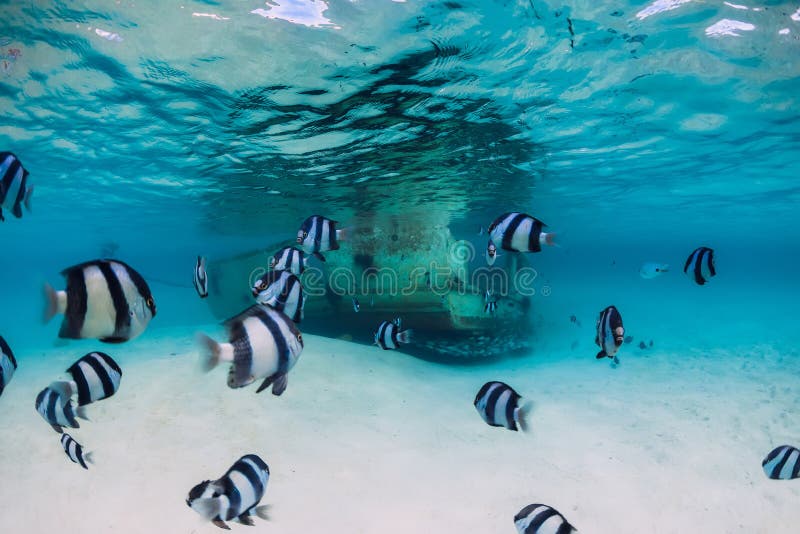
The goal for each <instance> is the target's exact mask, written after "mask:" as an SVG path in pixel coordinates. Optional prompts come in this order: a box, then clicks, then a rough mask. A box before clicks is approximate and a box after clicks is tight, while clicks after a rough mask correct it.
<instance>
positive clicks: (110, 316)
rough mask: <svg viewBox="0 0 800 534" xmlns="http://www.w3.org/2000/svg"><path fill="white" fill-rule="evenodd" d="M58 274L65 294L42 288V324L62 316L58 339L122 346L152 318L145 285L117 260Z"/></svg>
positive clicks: (150, 297) (152, 308) (152, 307)
mask: <svg viewBox="0 0 800 534" xmlns="http://www.w3.org/2000/svg"><path fill="white" fill-rule="evenodd" d="M61 274H62V276H64V277H65V278H66V281H67V289H66V290H65V291H55V290H54V289H53V288H52V287H50V286H49V285H47V284H46V285H45V296H46V298H47V309H46V311H45V322H47V321H49V320H50V319H51V318H52V317H53V316H54V315H55V314H57V313H63V314H64V320H63V322H62V323H61V329H60V330H59V332H58V337H61V338H68V339H87V338H95V339H99V340H100V341H102V342H104V343H122V342H123V341H127V340H129V339H133V338H135V337H136V336H138V335H139V334H141V333H142V332H143V331H144V329H145V328H146V327H147V325H148V324H149V323H150V320H151V319H152V318H153V317H155V315H156V305H155V302H154V301H153V295H152V293H151V292H150V287H148V285H147V282H145V280H144V278H142V276H141V275H140V274H139V273H138V272H136V271H135V270H134V269H133V268H131V267H130V266H128V265H126V264H125V263H122V262H121V261H117V260H94V261H89V262H86V263H81V264H80V265H75V266H74V267H70V268H68V269H65V270H64V271H62V272H61Z"/></svg>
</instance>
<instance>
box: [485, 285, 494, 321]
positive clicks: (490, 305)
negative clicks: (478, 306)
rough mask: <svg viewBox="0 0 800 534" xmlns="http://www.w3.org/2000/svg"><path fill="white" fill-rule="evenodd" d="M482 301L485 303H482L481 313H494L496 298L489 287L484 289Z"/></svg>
mask: <svg viewBox="0 0 800 534" xmlns="http://www.w3.org/2000/svg"><path fill="white" fill-rule="evenodd" d="M484 302H485V304H484V305H483V313H488V314H490V315H494V313H495V312H496V311H497V299H496V298H494V295H493V294H492V291H491V290H490V289H487V290H486V294H485V295H484Z"/></svg>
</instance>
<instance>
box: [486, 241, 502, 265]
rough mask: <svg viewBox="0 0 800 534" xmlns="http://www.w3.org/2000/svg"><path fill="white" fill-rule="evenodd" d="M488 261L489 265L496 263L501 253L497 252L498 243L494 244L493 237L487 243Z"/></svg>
mask: <svg viewBox="0 0 800 534" xmlns="http://www.w3.org/2000/svg"><path fill="white" fill-rule="evenodd" d="M485 256H486V263H488V264H489V265H494V260H496V259H497V257H498V256H500V254H498V253H497V245H495V244H494V241H492V240H491V239H490V240H489V242H488V243H487V244H486V254H485Z"/></svg>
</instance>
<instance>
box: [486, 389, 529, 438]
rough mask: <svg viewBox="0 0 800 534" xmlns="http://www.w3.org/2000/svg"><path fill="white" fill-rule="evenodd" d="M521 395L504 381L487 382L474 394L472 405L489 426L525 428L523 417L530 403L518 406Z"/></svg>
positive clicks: (523, 429)
mask: <svg viewBox="0 0 800 534" xmlns="http://www.w3.org/2000/svg"><path fill="white" fill-rule="evenodd" d="M521 399H522V397H521V396H520V395H519V393H517V392H516V391H514V388H512V387H511V386H509V385H508V384H506V383H504V382H497V381H494V382H487V383H485V384H484V385H483V386H482V387H481V389H480V390H479V391H478V394H477V395H475V400H474V401H473V403H472V404H473V405H474V406H475V409H476V410H478V413H479V414H480V415H481V418H483V420H484V421H485V422H486V424H488V425H489V426H502V427H505V428H507V429H509V430H513V431H515V432H516V431H517V430H522V431H523V432H524V431H525V430H527V425H526V424H525V417H526V415H527V412H528V411H529V410H530V404H529V403H525V404H523V405H522V406H520V400H521Z"/></svg>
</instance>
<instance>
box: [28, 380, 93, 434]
mask: <svg viewBox="0 0 800 534" xmlns="http://www.w3.org/2000/svg"><path fill="white" fill-rule="evenodd" d="M36 411H37V412H39V415H41V416H42V418H44V420H45V421H47V422H48V423H50V426H52V427H53V430H55V431H56V432H58V433H59V434H60V433H61V432H63V430H62V428H61V427H63V426H68V427H70V428H80V426H81V425H79V424H78V421H77V420H76V419H75V416H76V415H77V416H78V417H81V418H83V419H86V415H85V414H84V413H83V408H80V407H78V408H77V409H73V408H72V401H70V400H69V399H66V400H65V399H63V398H62V397H61V396H59V394H58V393H56V392H55V391H53V390H52V389H50V388H49V387H46V388H44V389H43V390H42V391H41V392H40V393H39V395H37V396H36Z"/></svg>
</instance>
